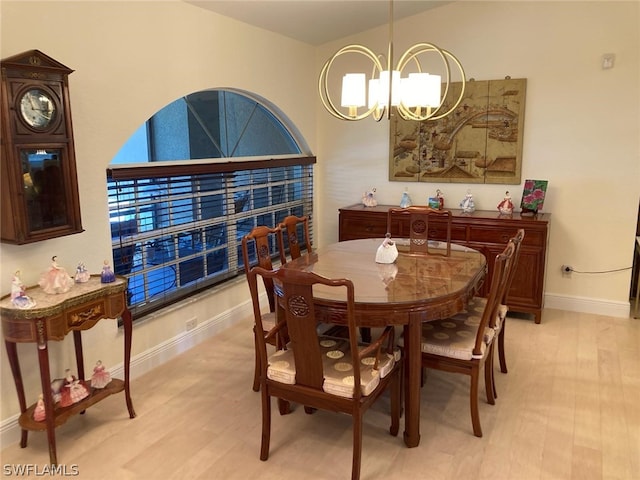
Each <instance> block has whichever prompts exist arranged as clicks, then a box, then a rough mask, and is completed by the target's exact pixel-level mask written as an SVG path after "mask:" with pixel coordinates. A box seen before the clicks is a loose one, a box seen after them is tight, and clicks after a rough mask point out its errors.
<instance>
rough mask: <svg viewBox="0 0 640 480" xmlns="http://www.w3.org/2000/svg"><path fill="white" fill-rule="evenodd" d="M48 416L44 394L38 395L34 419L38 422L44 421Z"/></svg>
mask: <svg viewBox="0 0 640 480" xmlns="http://www.w3.org/2000/svg"><path fill="white" fill-rule="evenodd" d="M46 418H47V414H46V410H45V409H44V397H43V395H42V394H40V395H38V402H37V403H36V408H35V409H34V410H33V419H34V420H35V421H36V422H42V421H44V420H45V419H46Z"/></svg>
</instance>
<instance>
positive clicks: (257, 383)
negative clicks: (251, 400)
mask: <svg viewBox="0 0 640 480" xmlns="http://www.w3.org/2000/svg"><path fill="white" fill-rule="evenodd" d="M253 391H254V392H259V391H260V356H259V355H258V352H257V351H256V366H255V370H254V372H253Z"/></svg>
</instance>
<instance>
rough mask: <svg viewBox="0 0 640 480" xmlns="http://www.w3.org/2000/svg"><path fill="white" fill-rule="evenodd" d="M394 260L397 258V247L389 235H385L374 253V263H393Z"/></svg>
mask: <svg viewBox="0 0 640 480" xmlns="http://www.w3.org/2000/svg"><path fill="white" fill-rule="evenodd" d="M396 258H398V247H396V242H394V241H393V240H391V234H390V233H387V234H386V235H385V238H384V241H383V242H382V244H381V245H380V246H379V247H378V250H377V251H376V263H393V262H395V261H396Z"/></svg>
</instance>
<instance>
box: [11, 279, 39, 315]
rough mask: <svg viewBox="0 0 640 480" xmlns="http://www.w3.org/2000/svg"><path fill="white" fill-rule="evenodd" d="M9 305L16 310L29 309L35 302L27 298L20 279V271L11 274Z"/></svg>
mask: <svg viewBox="0 0 640 480" xmlns="http://www.w3.org/2000/svg"><path fill="white" fill-rule="evenodd" d="M11 303H12V304H13V306H14V307H18V308H31V307H33V306H34V305H35V304H36V302H35V301H34V300H33V299H32V298H31V297H29V296H27V292H26V290H25V288H24V284H23V283H22V280H21V279H20V270H17V271H16V273H14V274H13V280H12V281H11Z"/></svg>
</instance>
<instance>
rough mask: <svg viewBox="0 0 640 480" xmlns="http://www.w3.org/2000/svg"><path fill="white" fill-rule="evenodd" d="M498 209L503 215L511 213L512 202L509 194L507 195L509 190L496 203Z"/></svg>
mask: <svg viewBox="0 0 640 480" xmlns="http://www.w3.org/2000/svg"><path fill="white" fill-rule="evenodd" d="M498 211H499V212H500V213H503V214H505V215H511V214H512V213H513V202H512V201H511V195H509V191H507V192H506V193H505V196H504V198H503V199H502V201H501V202H500V203H499V204H498Z"/></svg>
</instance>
